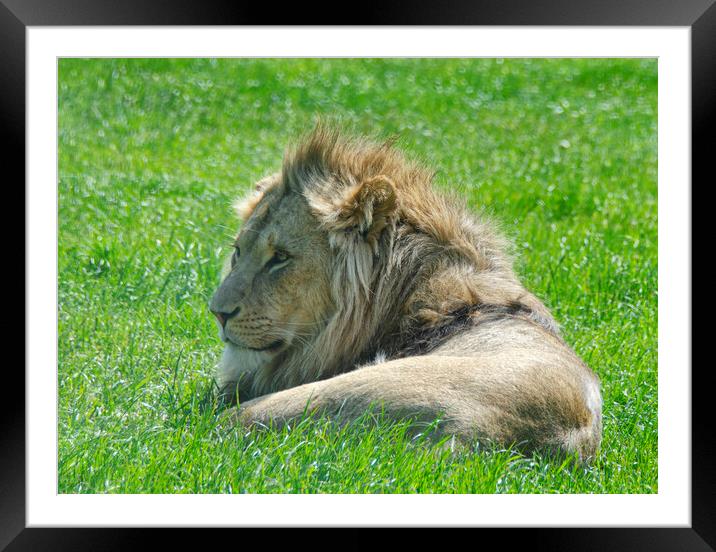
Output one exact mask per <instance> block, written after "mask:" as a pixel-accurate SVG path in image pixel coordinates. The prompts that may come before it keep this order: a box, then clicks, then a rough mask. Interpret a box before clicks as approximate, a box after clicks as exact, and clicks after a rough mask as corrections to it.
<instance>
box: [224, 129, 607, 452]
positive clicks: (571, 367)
mask: <svg viewBox="0 0 716 552" xmlns="http://www.w3.org/2000/svg"><path fill="white" fill-rule="evenodd" d="M238 211H239V214H240V216H241V217H242V218H243V220H244V224H243V226H242V228H241V231H240V233H239V235H238V237H237V245H238V246H239V248H240V255H239V256H238V257H235V258H234V260H233V261H232V267H231V268H230V269H229V270H228V271H227V273H226V275H225V278H224V280H223V282H222V284H221V286H220V287H219V289H218V290H217V292H216V294H215V295H214V298H213V299H212V304H211V308H212V310H213V311H215V312H218V313H224V314H223V315H222V316H223V318H224V319H226V325H225V327H222V328H220V333H221V337H222V339H223V340H224V341H225V342H226V348H225V351H224V356H223V359H222V363H221V365H220V367H219V372H218V379H219V384H220V386H221V389H222V395H223V396H224V397H229V398H231V397H234V398H235V394H236V391H237V390H238V395H239V399H240V402H241V405H240V410H238V411H236V413H235V418H236V420H239V421H241V422H242V423H244V424H247V425H250V424H254V423H267V422H268V421H269V420H272V421H273V422H274V423H277V424H280V423H284V422H286V421H288V420H291V419H293V418H295V417H297V416H300V415H302V414H303V413H304V411H305V410H306V408H307V407H308V409H309V411H319V410H320V411H324V412H327V413H328V414H329V415H332V416H334V417H336V418H338V419H340V420H343V421H347V420H351V419H354V418H355V417H357V416H359V415H360V414H362V413H363V412H365V410H366V409H368V408H369V407H370V405H371V404H376V405H381V407H382V408H384V410H385V411H386V412H387V413H388V414H389V415H392V416H394V417H395V418H404V417H411V418H413V419H415V420H423V421H426V420H427V421H432V420H433V419H435V418H437V417H441V419H442V422H441V423H440V425H439V430H438V434H446V433H447V434H451V435H456V436H458V437H460V438H462V439H464V440H474V439H480V440H485V441H494V442H498V443H502V444H511V443H518V444H520V445H521V446H522V447H523V448H524V449H525V450H532V449H535V448H541V449H549V450H561V451H567V452H576V453H577V454H578V455H579V457H580V458H582V459H588V458H591V457H592V456H593V455H594V454H595V451H596V450H597V447H598V445H599V442H600V439H601V398H600V395H599V384H598V380H597V378H596V376H595V375H594V374H593V373H592V372H591V371H590V370H589V368H587V367H586V366H585V365H584V364H583V363H582V362H581V361H580V360H579V358H578V357H577V356H576V355H575V354H574V353H573V352H572V350H571V349H570V348H569V347H568V346H567V345H566V344H565V343H564V341H563V340H562V339H561V337H560V336H559V332H558V329H557V325H556V323H555V322H554V320H553V318H552V316H551V314H550V312H549V311H548V309H547V308H546V307H545V306H544V305H543V304H542V303H541V302H540V301H539V300H538V299H537V298H536V297H535V296H534V295H533V294H531V293H529V292H528V291H527V290H525V289H524V287H523V286H522V285H521V284H520V282H519V280H518V279H517V277H516V275H515V274H514V272H513V270H512V261H511V258H510V256H509V255H508V254H507V250H508V244H507V242H506V241H505V240H504V239H503V238H502V237H501V236H500V234H499V233H498V232H497V231H496V230H495V228H494V225H492V224H491V223H489V222H488V221H486V220H485V219H483V218H479V217H476V216H475V215H473V214H472V213H470V212H468V210H467V209H466V208H465V207H464V206H462V205H461V203H460V202H459V201H458V199H457V198H455V197H449V196H448V195H446V194H443V193H438V191H437V190H435V189H434V188H433V186H432V173H431V172H430V171H428V170H427V169H425V168H424V167H422V166H421V165H419V164H417V163H414V162H412V161H410V160H408V159H406V158H405V157H404V156H403V155H402V154H401V153H400V152H399V151H398V150H396V149H395V148H394V147H392V145H391V144H375V143H372V142H370V141H367V140H364V139H347V138H344V137H342V136H341V135H340V134H339V133H338V132H337V131H336V130H335V129H331V128H326V127H324V126H320V125H319V126H318V127H317V128H316V129H315V130H314V131H313V132H312V133H311V134H310V135H309V136H307V138H306V139H305V140H303V141H302V142H301V143H300V144H299V145H298V147H296V148H295V149H294V150H291V151H289V152H288V153H287V154H286V156H285V159H284V162H283V167H282V169H281V171H280V172H279V173H276V174H274V175H271V176H270V177H267V178H265V179H263V180H262V181H260V182H259V184H258V186H257V190H256V191H255V192H254V194H253V195H252V196H250V197H249V198H247V199H245V200H243V201H242V202H241V205H240V208H239V209H238ZM376 359H378V360H377V361H376Z"/></svg>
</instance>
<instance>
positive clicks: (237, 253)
mask: <svg viewBox="0 0 716 552" xmlns="http://www.w3.org/2000/svg"><path fill="white" fill-rule="evenodd" d="M240 256H241V250H240V249H239V246H238V245H235V246H234V254H233V255H231V267H232V268H233V267H234V265H235V264H236V262H237V261H238V260H239V257H240Z"/></svg>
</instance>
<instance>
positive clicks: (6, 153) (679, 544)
mask: <svg viewBox="0 0 716 552" xmlns="http://www.w3.org/2000/svg"><path fill="white" fill-rule="evenodd" d="M715 2H716V0H599V1H598V0H551V1H549V2H547V1H545V0H490V1H472V2H471V1H469V0H449V1H443V2H429V1H419V2H412V3H410V5H409V8H408V6H407V5H406V4H404V3H399V2H396V1H394V0H392V1H386V0H383V1H382V2H379V3H378V2H375V3H369V4H366V5H361V9H360V10H350V11H346V12H345V13H346V15H339V14H338V13H339V12H333V11H326V9H325V8H324V10H322V11H320V12H318V13H313V12H311V11H310V9H309V8H308V7H307V6H306V5H303V4H301V5H295V6H293V7H291V6H285V7H282V8H281V10H280V13H278V12H279V10H277V9H276V8H275V6H274V5H270V4H261V3H253V4H252V5H245V4H246V3H241V2H228V1H221V2H217V1H208V0H204V1H202V2H199V1H197V0H173V1H170V0H143V1H139V0H125V1H122V2H120V1H114V2H111V1H107V0H61V1H57V0H56V1H52V0H0V58H1V60H2V63H0V74H2V75H3V77H2V81H1V82H2V84H1V85H0V133H2V134H3V135H4V137H5V140H3V143H4V146H3V148H2V151H3V158H4V160H5V162H4V163H3V168H4V169H5V175H7V170H8V168H10V167H12V168H14V169H15V171H14V172H13V174H14V175H15V178H12V177H7V176H6V178H8V180H7V181H6V198H7V197H8V196H7V192H8V191H9V189H16V190H19V189H20V186H17V185H14V184H10V183H11V182H12V183H15V182H21V181H22V182H24V180H25V161H24V159H25V155H24V152H25V53H26V45H25V31H26V27H28V26H66V25H72V26H74V25H226V24H229V25H261V24H271V25H281V24H289V23H290V24H312V25H315V24H318V23H322V24H331V25H340V24H351V25H386V24H389V25H490V26H492V25H534V26H542V25H588V26H602V25H607V26H684V27H690V29H691V56H692V58H691V86H692V185H691V186H692V187H691V189H692V191H693V190H694V189H695V188H696V186H694V184H693V182H700V184H701V186H705V185H707V184H709V183H710V182H711V181H712V180H713V177H711V178H709V179H708V180H707V178H708V177H707V176H706V175H707V171H708V169H709V165H710V161H711V157H713V148H714V146H715V145H716V144H715V140H714V131H713V129H714V128H715V125H714V123H715V122H716V121H714V114H715V113H716V61H715V60H716V5H714V3H715ZM348 13H350V15H348ZM349 19H350V20H349ZM22 201H23V202H24V195H23V200H22ZM6 202H9V199H6ZM692 205H693V203H692ZM8 212H9V211H8ZM696 219H697V218H696V213H693V212H692V220H696ZM692 234H693V235H694V237H696V236H695V234H696V233H695V232H692ZM18 247H19V246H18ZM6 251H7V250H6ZM692 251H693V247H692ZM23 257H24V248H23ZM12 258H13V259H14V258H16V257H12ZM692 274H694V272H693V268H692ZM692 286H693V279H692ZM28 293H31V290H29V289H27V288H26V287H25V294H26V295H27V294H28ZM24 327H25V328H27V327H28V326H27V321H26V325H25V326H24ZM692 327H693V331H692V343H693V337H694V336H695V335H697V325H696V324H692ZM698 331H703V330H698ZM6 364H7V363H6ZM690 368H691V367H689V366H684V367H683V369H684V370H689V369H690ZM5 370H6V373H5V379H4V385H5V389H6V392H5V393H3V401H2V431H0V465H1V469H0V549H7V550H107V549H128V548H143V547H148V546H152V547H155V546H156V544H152V541H153V540H154V538H156V537H159V538H161V539H162V544H163V546H162V547H163V548H166V547H169V546H172V542H171V541H176V543H177V544H180V545H182V547H184V546H187V545H191V544H192V540H195V539H196V542H197V543H200V546H202V547H207V546H213V545H212V544H211V543H212V542H215V541H214V537H213V536H212V537H210V538H209V539H208V540H207V537H206V534H205V532H202V534H197V532H195V531H188V530H182V531H176V532H169V531H166V530H150V529H129V528H121V529H120V528H112V529H68V528H52V529H50V528H47V529H37V528H32V529H31V528H26V527H25V525H26V524H25V404H24V394H20V393H19V392H9V391H8V390H14V389H21V388H24V378H23V375H22V372H20V371H19V370H17V368H16V367H12V366H9V365H6V366H5ZM13 378H16V381H13ZM691 378H692V489H691V491H692V505H691V514H692V524H691V527H690V528H604V529H602V528H570V529H560V528H543V529H489V530H483V531H491V532H492V533H493V535H494V536H495V537H496V539H500V541H502V542H504V545H503V546H505V547H508V548H511V547H517V546H520V547H522V546H529V547H530V548H532V549H534V548H537V549H540V550H542V549H545V550H574V551H576V550H580V551H581V550H610V551H617V550H650V551H654V552H656V551H661V550H664V551H667V550H668V551H671V550H681V551H690V550H694V551H697V550H716V524H715V523H714V520H716V507H715V505H716V470H714V469H713V465H714V458H715V457H716V456H715V453H716V439H714V436H713V435H714V434H713V429H712V428H711V427H709V421H710V419H711V417H712V411H711V410H710V406H711V397H710V391H709V386H708V379H709V367H708V366H707V365H706V364H695V365H694V367H693V369H692V372H691ZM13 400H14V402H13ZM242 531H246V530H244V529H242ZM504 531H510V534H509V535H505V534H504ZM351 532H352V533H353V535H352V536H348V538H346V535H343V536H342V537H340V542H343V543H346V544H349V545H351V546H352V547H366V546H372V545H373V544H374V537H372V536H370V535H368V534H366V533H365V532H363V531H362V530H358V529H353V530H351ZM157 533H160V534H159V535H157ZM223 533H224V534H225V535H227V536H228V538H230V539H236V542H237V544H239V543H245V544H249V543H250V542H251V536H249V537H247V536H246V533H243V534H242V536H241V537H237V536H236V533H235V532H230V531H224V532H223ZM232 535H233V536H232ZM274 535H275V534H274ZM279 537H281V538H283V535H279ZM416 537H417V538H416ZM271 538H272V539H273V540H272V542H273V543H276V542H277V540H276V536H272V537H271ZM289 538H290V537H289ZM412 538H415V540H416V541H417V540H418V539H420V541H423V540H424V535H422V532H421V531H415V532H412V533H411V534H410V535H409V536H405V537H401V539H405V540H404V545H405V546H408V545H411V544H412V543H409V541H410V540H411V539H412ZM472 538H474V537H472ZM325 542H327V543H330V542H336V541H334V540H333V539H331V538H328V539H326V540H325ZM475 542H476V544H477V541H475ZM480 542H483V543H484V542H486V541H484V540H481V541H480ZM315 544H316V543H315V541H314V540H313V539H312V546H315Z"/></svg>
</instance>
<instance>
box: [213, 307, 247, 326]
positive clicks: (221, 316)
mask: <svg viewBox="0 0 716 552" xmlns="http://www.w3.org/2000/svg"><path fill="white" fill-rule="evenodd" d="M240 310H241V307H236V308H235V309H234V310H232V311H231V312H221V311H215V310H212V311H211V312H212V314H213V315H214V316H216V319H217V320H218V321H219V324H221V327H222V328H223V327H224V326H226V323H227V322H228V321H229V319H230V318H233V317H234V316H236V315H237V314H239V311H240Z"/></svg>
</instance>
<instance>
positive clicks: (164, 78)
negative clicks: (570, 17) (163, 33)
mask: <svg viewBox="0 0 716 552" xmlns="http://www.w3.org/2000/svg"><path fill="white" fill-rule="evenodd" d="M58 86H59V129H58V132H59V154H60V157H59V244H58V246H59V282H58V288H59V329H58V331H59V366H58V384H59V412H58V424H59V443H58V446H59V457H58V472H59V492H60V493H267V492H272V493H296V492H299V493H315V492H322V493H373V492H390V493H413V492H431V493H654V492H656V491H657V490H658V483H657V187H656V182H657V134H656V129H657V119H656V114H657V64H656V61H655V60H604V59H602V60H586V59H580V60H570V59H561V60H558V59H554V60H481V59H466V60H445V59H442V60H440V59H436V60H415V59H406V60H338V59H333V60H300V59H285V60H238V59H235V60H202V59H196V60H194V59H185V60H159V59H152V60H112V59H101V60H68V59H63V60H61V61H60V62H59V85H58ZM316 115H325V116H332V117H336V116H338V117H340V118H341V119H342V120H344V121H345V122H346V123H348V124H349V125H351V126H352V127H353V128H354V129H355V130H357V131H358V132H368V133H371V134H376V133H377V134H379V135H382V136H387V135H389V134H392V133H400V135H401V136H402V138H401V139H400V142H399V144H400V145H401V147H402V148H404V149H405V150H407V151H408V152H409V154H410V155H411V156H413V157H418V158H420V159H424V160H425V161H426V162H427V163H430V164H432V165H434V166H435V167H437V168H438V169H439V170H438V176H437V184H438V185H439V186H442V187H446V188H449V187H453V188H455V187H457V188H459V189H460V190H461V191H462V192H463V193H464V194H465V196H466V198H467V200H468V202H469V203H470V205H472V206H474V207H481V208H485V209H486V210H487V211H488V212H489V213H491V214H493V215H494V217H495V218H496V219H497V220H499V221H501V222H502V224H503V227H504V230H505V232H506V233H507V234H508V235H509V236H510V237H511V238H512V239H513V240H514V242H515V244H516V249H517V252H518V254H519V261H518V266H517V268H518V272H519V273H520V275H521V276H522V277H523V279H524V281H525V283H526V284H527V287H528V288H530V289H532V290H533V291H535V292H536V293H537V295H538V296H539V297H541V298H542V299H544V301H545V302H546V304H547V305H548V306H549V307H550V308H551V309H552V310H553V312H554V314H555V316H556V318H557V320H558V321H559V322H560V324H561V325H562V328H563V332H564V335H565V337H566V339H567V341H568V342H569V343H570V344H572V345H573V346H574V348H575V349H576V351H577V352H578V353H579V354H580V356H581V357H582V358H583V359H584V360H585V361H586V362H587V363H588V364H589V365H590V366H591V367H592V368H593V369H594V371H595V372H596V373H597V374H598V375H599V376H600V378H601V380H602V385H603V396H604V441H603V446H602V450H601V453H600V455H599V457H598V458H597V460H596V461H595V462H594V463H593V464H592V465H591V466H589V467H576V466H574V465H569V464H563V465H561V464H560V463H558V462H555V461H549V460H547V459H544V458H540V457H534V458H526V457H522V456H520V455H519V454H517V453H515V452H512V451H510V450H482V449H479V448H478V447H473V448H472V449H470V450H466V451H462V452H460V453H458V454H451V453H450V452H448V451H446V450H445V449H444V448H440V447H437V446H434V445H430V444H428V443H426V442H415V441H414V440H411V439H410V438H409V437H408V436H406V432H405V426H404V425H402V424H397V425H390V424H386V423H381V424H378V425H377V426H376V425H374V424H366V423H356V424H353V425H351V426H348V427H345V428H343V429H338V428H336V427H333V426H332V425H331V424H330V423H328V422H326V421H325V420H320V421H303V422H301V423H300V424H298V425H297V426H296V427H294V428H292V429H291V431H287V430H282V431H264V432H242V431H236V432H230V433H228V434H227V433H220V432H219V431H218V430H216V429H215V413H214V412H213V411H212V410H211V409H210V408H206V403H205V401H204V397H205V396H206V393H207V391H208V390H209V389H210V386H211V376H212V370H213V366H214V365H215V363H216V361H217V359H218V356H219V354H220V350H221V343H220V342H219V340H218V336H217V332H216V326H215V324H214V322H213V319H212V317H211V315H210V313H209V312H208V309H207V303H208V299H209V297H210V296H211V294H212V292H213V290H214V289H215V287H216V286H217V284H218V280H219V270H220V267H221V264H222V260H223V258H224V256H225V255H227V254H228V253H229V251H230V244H231V239H232V235H233V234H234V232H235V231H236V229H237V222H236V221H235V219H234V218H233V213H232V211H231V209H230V203H231V201H232V200H233V198H234V197H235V196H237V195H238V194H240V193H241V192H243V191H244V190H246V189H247V188H248V187H249V186H250V185H251V183H252V182H253V181H255V180H256V179H257V178H259V177H261V176H263V175H264V174H266V173H267V172H268V171H271V170H274V169H276V168H277V167H278V166H279V163H280V158H281V155H282V152H283V149H284V146H285V145H286V144H287V142H288V141H290V140H291V139H293V138H295V136H296V135H297V134H299V133H300V132H302V131H305V130H307V129H309V128H310V127H311V126H312V124H313V120H314V118H315V116H316ZM418 441H420V439H418Z"/></svg>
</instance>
